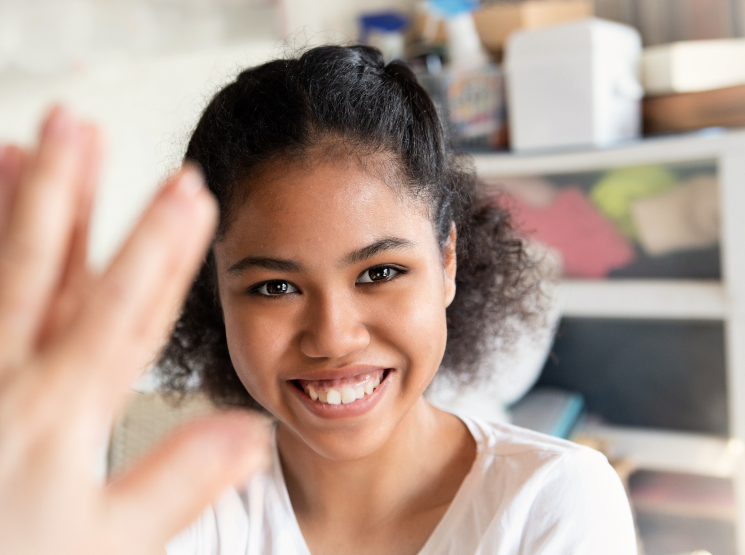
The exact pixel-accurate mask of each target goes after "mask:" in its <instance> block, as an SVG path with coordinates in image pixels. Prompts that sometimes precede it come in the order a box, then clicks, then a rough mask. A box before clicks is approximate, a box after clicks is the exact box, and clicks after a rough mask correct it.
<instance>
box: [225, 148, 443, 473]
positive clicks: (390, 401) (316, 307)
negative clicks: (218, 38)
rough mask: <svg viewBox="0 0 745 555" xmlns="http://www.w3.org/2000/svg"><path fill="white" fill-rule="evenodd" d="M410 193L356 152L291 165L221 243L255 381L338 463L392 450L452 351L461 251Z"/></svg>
mask: <svg viewBox="0 0 745 555" xmlns="http://www.w3.org/2000/svg"><path fill="white" fill-rule="evenodd" d="M404 197H405V195H402V194H400V193H398V192H397V191H396V190H394V189H393V188H391V187H390V186H389V185H386V183H384V182H383V181H381V180H379V179H377V178H375V177H374V176H373V175H371V173H367V172H365V171H364V170H363V169H361V168H360V167H359V166H358V165H357V164H355V163H352V162H349V163H346V164H344V163H341V164H333V163H331V162H324V163H319V164H318V165H315V166H313V167H311V168H308V167H302V168H301V167H294V168H290V169H289V170H287V169H282V170H277V171H274V172H272V173H271V174H270V175H267V176H265V177H264V178H263V179H262V180H261V183H260V184H258V185H255V186H253V189H252V192H251V193H250V196H249V198H248V199H247V200H246V202H245V204H244V205H243V207H242V208H241V209H240V211H239V214H238V215H237V217H236V219H235V220H234V222H233V223H232V224H231V226H230V228H229V229H228V231H227V233H226V234H225V237H224V239H223V240H221V241H220V242H219V243H218V244H216V245H215V257H216V262H217V276H218V287H219V294H220V300H221V303H222V308H223V313H224V318H225V328H226V332H227V340H228V347H229V350H230V356H231V359H232V362H233V365H234V366H235V368H236V370H237V372H238V375H239V376H240V379H241V381H242V382H243V384H244V385H245V386H246V389H247V390H248V392H249V393H250V394H251V396H252V397H253V398H254V399H256V401H258V402H259V403H260V404H261V405H262V406H264V407H265V408H266V409H267V410H268V411H269V412H271V413H272V414H273V415H274V416H275V417H276V418H278V419H279V420H280V422H281V423H283V424H285V425H286V426H288V427H289V428H290V429H291V430H292V431H294V432H295V433H296V434H297V435H298V436H299V437H300V438H302V440H303V441H305V443H307V444H308V445H309V446H310V447H311V448H312V449H313V450H314V451H316V452H317V453H318V454H320V455H322V456H325V457H328V458H330V459H334V460H354V459H359V458H362V457H364V456H366V455H369V454H371V453H373V452H374V451H376V450H377V449H379V448H380V447H381V446H382V445H383V444H384V443H385V442H386V440H387V439H388V438H389V437H390V436H391V434H392V433H393V431H394V430H395V428H396V426H397V425H398V424H399V422H401V420H402V419H403V418H404V417H405V416H406V414H407V413H408V412H409V410H410V409H411V408H412V407H413V406H414V404H415V403H417V402H418V401H419V400H420V398H421V395H422V393H423V392H424V389H425V388H426V387H427V385H428V384H429V382H430V381H431V379H432V378H433V376H434V374H435V372H436V370H437V368H438V366H439V364H440V361H441V359H442V356H443V353H444V351H445V342H446V338H447V330H446V320H445V309H446V307H447V306H448V304H450V302H451V301H452V299H453V296H454V295H455V282H454V278H455V260H454V259H455V257H454V254H453V253H454V248H453V246H452V241H451V245H449V248H448V249H447V252H446V253H445V254H444V255H443V253H442V252H441V250H440V248H439V246H438V243H437V239H436V236H435V232H434V229H433V226H432V223H431V222H430V221H429V219H428V218H427V216H426V213H425V211H424V208H423V206H422V205H421V204H419V203H417V202H415V201H413V200H409V199H408V198H404ZM453 241H454V238H453ZM378 380H380V384H379V385H377V382H378Z"/></svg>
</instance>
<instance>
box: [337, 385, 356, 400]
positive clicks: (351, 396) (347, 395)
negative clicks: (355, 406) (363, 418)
mask: <svg viewBox="0 0 745 555" xmlns="http://www.w3.org/2000/svg"><path fill="white" fill-rule="evenodd" d="M356 400H357V395H355V393H354V389H352V388H351V387H349V386H347V387H345V388H344V389H342V390H341V402H342V403H344V404H345V405H348V404H349V403H354V402H355V401H356Z"/></svg>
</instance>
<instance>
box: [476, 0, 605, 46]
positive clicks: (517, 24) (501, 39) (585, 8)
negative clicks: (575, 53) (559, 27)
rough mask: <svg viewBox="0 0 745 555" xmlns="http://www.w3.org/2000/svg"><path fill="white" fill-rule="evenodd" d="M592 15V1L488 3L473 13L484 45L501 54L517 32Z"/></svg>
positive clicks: (544, 0) (535, 0)
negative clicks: (511, 36)
mask: <svg viewBox="0 0 745 555" xmlns="http://www.w3.org/2000/svg"><path fill="white" fill-rule="evenodd" d="M592 15H593V3H592V0H528V1H527V2H520V3H512V2H510V3H494V4H487V5H486V6H484V7H483V8H481V9H479V10H477V11H475V12H474V14H473V19H474V22H475V23H476V30H477V31H478V32H479V37H481V42H482V43H483V44H484V46H485V47H486V48H487V49H488V50H491V51H499V50H501V49H502V47H503V46H504V43H505V41H506V40H507V37H509V36H510V35H511V34H512V33H513V32H514V31H517V30H518V29H536V28H539V27H545V26H547V25H553V24H555V23H561V22H563V21H569V20H572V19H582V18H585V17H591V16H592Z"/></svg>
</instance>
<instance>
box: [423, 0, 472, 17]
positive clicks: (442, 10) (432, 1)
mask: <svg viewBox="0 0 745 555" xmlns="http://www.w3.org/2000/svg"><path fill="white" fill-rule="evenodd" d="M479 5H480V4H479V2H478V1H477V0H429V2H427V8H428V9H429V10H430V11H431V12H432V13H434V14H437V15H439V16H440V17H453V16H456V15H460V14H462V13H471V12H473V11H475V10H476V9H477V8H478V7H479Z"/></svg>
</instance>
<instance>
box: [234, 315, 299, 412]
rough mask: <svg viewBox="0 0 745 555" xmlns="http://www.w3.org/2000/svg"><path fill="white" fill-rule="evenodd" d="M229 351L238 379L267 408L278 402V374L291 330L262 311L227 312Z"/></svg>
mask: <svg viewBox="0 0 745 555" xmlns="http://www.w3.org/2000/svg"><path fill="white" fill-rule="evenodd" d="M224 316H225V331H226V336H227V340H228V350H229V352H230V359H231V361H232V362H233V367H234V368H235V370H236V372H237V373H238V377H239V378H240V379H241V382H243V385H244V386H246V389H247V390H248V392H249V393H250V394H251V396H252V397H254V399H256V400H257V401H259V402H260V403H261V404H262V405H264V406H265V407H266V408H269V407H267V406H266V404H267V403H271V402H273V401H275V398H276V397H277V395H278V392H275V391H274V390H275V389H277V388H276V386H275V387H272V386H273V385H274V384H276V382H277V370H278V369H279V364H280V361H281V359H282V356H283V353H286V351H287V345H288V343H289V341H290V338H289V337H288V334H287V332H288V331H289V330H288V326H287V325H286V323H285V324H283V323H282V321H278V319H277V317H276V315H273V314H271V313H268V314H267V313H264V314H262V311H248V310H246V309H245V308H243V309H242V310H225V311H224Z"/></svg>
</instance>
